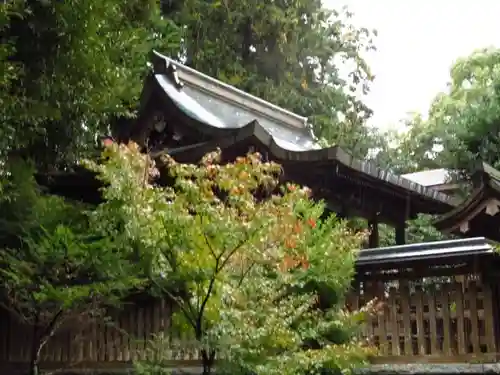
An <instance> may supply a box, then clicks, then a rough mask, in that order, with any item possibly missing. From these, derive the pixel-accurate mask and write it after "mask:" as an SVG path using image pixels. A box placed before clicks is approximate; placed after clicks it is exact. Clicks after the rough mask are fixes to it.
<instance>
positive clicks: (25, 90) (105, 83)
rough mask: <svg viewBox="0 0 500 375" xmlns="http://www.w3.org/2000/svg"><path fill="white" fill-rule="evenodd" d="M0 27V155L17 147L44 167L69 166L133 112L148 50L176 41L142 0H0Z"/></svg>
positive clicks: (170, 47)
mask: <svg viewBox="0 0 500 375" xmlns="http://www.w3.org/2000/svg"><path fill="white" fill-rule="evenodd" d="M0 30H1V34H0V35H1V39H2V44H1V45H2V47H1V50H0V60H1V62H0V65H1V66H2V67H3V68H4V69H2V78H1V79H2V80H3V82H2V88H1V89H0V103H1V104H2V105H1V109H0V110H1V113H0V118H1V123H0V134H1V136H2V137H1V141H0V142H2V144H1V145H0V152H1V153H3V154H5V152H6V151H8V150H13V149H14V150H18V151H19V150H22V154H23V155H24V157H26V158H31V159H33V160H36V164H37V167H39V168H42V167H43V168H44V169H51V168H52V169H53V168H55V167H58V166H59V167H60V166H61V165H63V166H64V165H67V164H68V163H69V164H71V163H73V162H74V161H75V160H77V159H78V158H79V157H81V156H84V155H85V151H86V150H88V149H89V148H93V147H95V139H96V137H97V136H98V135H99V134H102V133H103V132H104V133H106V132H107V128H109V127H110V126H112V125H113V123H114V122H116V121H119V120H120V119H126V118H129V117H131V116H133V115H134V110H135V107H136V105H137V100H138V95H139V93H140V90H141V85H142V77H143V75H144V73H145V71H146V68H147V66H146V62H147V61H148V53H149V52H150V51H151V49H152V48H154V47H160V48H161V49H162V50H164V51H165V52H166V53H172V52H171V50H174V51H177V48H178V46H179V44H178V43H179V38H178V34H177V33H176V28H175V26H173V24H172V23H171V21H170V20H168V19H163V18H162V17H161V16H160V10H159V6H158V4H156V2H155V1H148V0H137V1H132V2H130V1H127V2H120V1H110V2H102V1H82V0H71V1H64V2H58V1H38V0H14V1H8V2H3V3H2V4H1V5H0ZM4 72H6V74H4ZM0 156H2V155H0Z"/></svg>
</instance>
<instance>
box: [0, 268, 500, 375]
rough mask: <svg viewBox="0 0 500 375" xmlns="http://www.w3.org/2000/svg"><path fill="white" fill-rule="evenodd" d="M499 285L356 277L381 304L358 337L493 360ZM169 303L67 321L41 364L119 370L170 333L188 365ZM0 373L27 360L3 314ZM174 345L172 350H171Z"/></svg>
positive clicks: (410, 356)
mask: <svg viewBox="0 0 500 375" xmlns="http://www.w3.org/2000/svg"><path fill="white" fill-rule="evenodd" d="M496 290H497V287H496V284H495V283H492V282H490V281H488V282H486V281H485V280H484V278H483V277H482V276H480V275H478V274H469V273H464V274H459V275H457V274H452V275H449V276H446V277H435V276H433V277H420V278H408V277H403V276H402V275H401V274H397V273H396V274H390V273H385V274H381V273H378V274H376V275H375V274H370V273H367V274H360V275H359V278H358V279H357V280H356V282H355V285H354V288H353V291H352V293H351V294H350V295H349V297H348V299H347V305H348V308H351V309H356V308H358V307H361V306H362V305H363V304H365V303H366V302H368V301H370V300H372V299H373V298H378V299H379V301H380V302H381V306H382V308H381V310H380V311H379V313H378V315H377V316H374V317H373V318H371V319H370V320H369V322H368V323H367V324H366V326H365V327H364V329H363V332H362V334H363V335H364V336H365V337H366V338H369V339H370V340H371V341H372V343H373V344H374V345H376V346H377V347H378V348H379V349H380V354H381V356H380V357H378V358H375V361H376V362H378V363H395V362H399V363H415V362H468V361H469V362H470V361H491V360H494V359H495V358H496V355H497V354H496V353H497V351H498V342H497V338H498V335H496V332H497V325H498V316H499V315H498V310H497V308H496V306H497V305H498V303H497V302H496V301H497V298H498V295H497V292H496ZM170 316H171V307H170V306H169V305H168V304H167V303H166V302H165V301H157V302H154V303H152V304H150V305H148V306H142V307H141V306H138V305H131V306H129V308H127V309H126V310H124V312H123V313H120V314H114V316H113V319H111V321H109V322H101V323H99V324H87V323H85V322H84V321H72V322H70V323H69V324H67V325H66V326H64V327H62V329H61V330H60V331H59V332H58V334H57V335H56V336H55V337H53V338H52V339H51V340H50V341H49V343H48V345H47V346H46V347H45V348H44V350H43V352H42V363H43V366H45V367H48V368H68V367H81V366H85V367H103V366H104V367H110V366H111V367H120V366H127V365H130V363H131V362H132V361H134V360H141V359H147V358H150V356H152V355H153V354H152V352H151V351H150V350H148V347H147V343H146V342H147V340H148V339H149V338H151V337H152V335H153V334H156V333H159V332H163V331H166V332H169V335H170V338H168V340H167V346H168V349H167V350H166V351H164V352H163V355H164V356H167V357H169V359H170V360H171V361H172V363H178V364H193V363H195V361H197V359H198V358H199V357H198V353H197V351H196V350H190V349H189V348H188V347H187V346H183V347H182V346H181V347H179V346H175V345H173V341H172V340H173V339H172V337H178V340H179V342H183V340H184V339H185V338H183V337H180V336H179V335H176V334H175V333H173V332H172V330H171V329H170ZM0 332H1V333H2V334H1V335H0V373H5V372H4V371H3V370H2V369H3V368H5V365H6V364H9V365H13V364H17V365H20V364H26V363H27V362H28V361H29V357H30V347H31V338H32V330H31V328H30V327H28V326H26V325H25V324H22V323H21V322H19V321H16V320H13V318H12V317H10V316H9V315H8V314H6V313H5V312H2V315H1V316H0ZM176 347H177V348H178V349H175V348H176Z"/></svg>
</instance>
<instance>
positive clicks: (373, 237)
mask: <svg viewBox="0 0 500 375" xmlns="http://www.w3.org/2000/svg"><path fill="white" fill-rule="evenodd" d="M368 227H369V228H370V237H369V238H368V246H369V247H370V248H371V249H374V248H377V247H378V246H379V234H378V219H377V217H376V216H375V218H374V219H372V220H370V221H369V222H368Z"/></svg>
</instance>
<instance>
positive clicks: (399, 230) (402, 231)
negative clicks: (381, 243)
mask: <svg viewBox="0 0 500 375" xmlns="http://www.w3.org/2000/svg"><path fill="white" fill-rule="evenodd" d="M395 232H396V233H395V234H396V245H404V244H406V223H404V222H403V223H400V224H398V225H397V226H396V230H395Z"/></svg>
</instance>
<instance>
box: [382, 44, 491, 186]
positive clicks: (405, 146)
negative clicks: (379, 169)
mask: <svg viewBox="0 0 500 375" xmlns="http://www.w3.org/2000/svg"><path fill="white" fill-rule="evenodd" d="M499 72H500V49H496V48H484V49H480V50H477V51H474V52H473V53H472V54H471V55H469V56H467V57H463V58H459V59H457V61H456V62H455V63H454V64H453V66H452V68H451V70H450V83H449V85H448V90H447V92H442V93H439V94H438V95H437V96H436V98H435V99H434V101H433V102H432V104H431V106H430V108H429V112H428V116H427V119H425V120H424V119H422V117H420V116H418V117H415V118H414V119H413V120H412V121H410V122H409V123H408V125H409V126H408V131H407V132H406V133H405V134H403V135H402V136H400V137H399V138H396V139H394V138H393V139H392V140H393V143H394V144H395V147H393V148H392V149H391V150H389V152H388V153H385V154H384V153H382V154H381V155H380V157H381V160H382V159H384V160H390V159H392V160H398V163H401V161H402V160H404V159H403V158H402V157H401V156H403V155H411V162H409V161H405V162H404V163H403V165H401V166H399V165H398V166H397V169H398V170H399V171H402V172H404V173H407V172H412V171H414V170H416V169H420V170H422V169H425V168H448V169H449V170H450V171H458V172H459V173H458V175H457V176H455V177H456V178H459V177H460V178H467V177H468V176H469V175H470V172H472V171H473V170H474V168H475V166H476V163H477V160H479V159H480V160H483V161H486V162H488V163H490V164H492V165H494V166H495V165H497V166H498V165H499V164H498V162H499V159H498V150H499V128H498V124H499V123H500V122H499V118H500V106H499V103H500V91H499V87H500V86H499V83H500V73H499ZM389 166H390V167H392V166H393V165H391V164H390V163H389Z"/></svg>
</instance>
